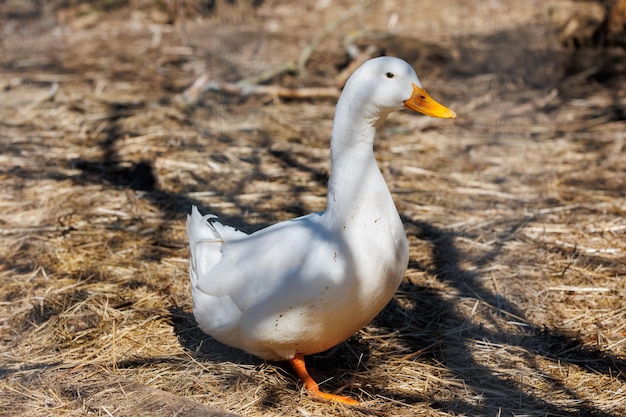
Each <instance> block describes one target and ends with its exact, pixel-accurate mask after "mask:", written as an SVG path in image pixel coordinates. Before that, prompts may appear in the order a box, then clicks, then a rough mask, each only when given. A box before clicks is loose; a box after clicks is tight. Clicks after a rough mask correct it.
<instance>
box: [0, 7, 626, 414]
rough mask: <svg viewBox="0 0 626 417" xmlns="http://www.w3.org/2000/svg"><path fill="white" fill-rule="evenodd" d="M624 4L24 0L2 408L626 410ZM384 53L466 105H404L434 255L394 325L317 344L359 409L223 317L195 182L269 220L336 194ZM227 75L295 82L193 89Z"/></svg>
mask: <svg viewBox="0 0 626 417" xmlns="http://www.w3.org/2000/svg"><path fill="white" fill-rule="evenodd" d="M614 3H615V4H618V3H620V2H614ZM609 6H610V5H608V3H607V5H602V4H596V3H593V2H574V1H571V2H570V1H530V2H519V4H515V5H513V4H511V2H504V1H503V2H499V1H492V2H488V3H485V2H478V3H476V2H465V1H460V0H445V1H437V2H429V1H424V2H420V3H419V4H418V3H416V2H407V1H382V0H380V1H362V2H360V3H357V4H354V3H353V2H347V1H346V2H342V1H340V2H326V1H306V2H301V3H298V5H292V4H286V3H284V2H282V3H281V2H274V1H264V2H243V1H242V2H232V3H231V2H221V1H218V2H202V1H197V2H192V1H184V2H183V1H178V2H162V3H158V4H154V3H153V2H143V1H106V2H105V1H97V2H78V1H73V2H72V1H67V2H62V1H53V2H38V1H6V2H4V3H2V4H1V5H0V16H1V18H2V29H3V31H2V34H1V38H0V42H1V44H0V48H1V53H0V68H1V70H0V150H1V153H0V193H1V195H2V196H3V197H2V199H0V207H1V210H0V239H1V240H0V242H1V245H0V257H1V258H2V260H3V261H2V265H1V266H0V282H1V286H0V337H1V338H2V345H1V346H0V355H1V358H2V359H1V361H0V378H1V379H0V392H1V395H0V410H1V411H0V413H6V414H7V415H9V414H11V415H15V414H20V413H21V414H24V415H41V416H46V415H51V416H52V415H68V416H69V415H102V416H110V415H115V416H121V415H148V414H150V413H152V414H151V415H153V414H154V413H155V412H160V413H162V414H167V415H169V414H176V413H178V414H176V415H192V414H193V415H227V414H225V413H226V412H229V413H233V414H239V415H249V416H260V415H263V416H272V415H305V416H306V415H350V416H359V415H381V416H386V415H390V416H391V415H406V416H409V415H411V416H412V415H429V416H453V415H494V416H495V415H503V416H504V415H554V416H579V415H590V416H619V415H623V414H624V413H626V400H624V398H625V396H624V392H625V390H626V381H625V377H624V371H626V351H625V349H626V325H625V324H624V323H626V301H624V300H626V284H625V278H626V243H625V242H626V239H625V238H626V220H625V214H626V183H625V182H626V180H625V178H626V162H625V161H626V159H625V152H626V151H625V145H624V132H626V116H625V113H624V109H625V108H626V101H625V100H624V97H626V69H625V68H624V65H625V64H624V63H625V62H626V56H625V55H626V54H625V53H624V50H623V49H622V48H621V47H620V44H619V42H618V41H619V39H621V38H620V37H619V32H615V33H618V34H617V35H615V33H614V32H611V34H612V35H611V36H612V38H611V41H610V42H609V41H608V38H602V37H601V36H598V33H599V32H598V30H602V28H603V27H605V26H603V25H606V24H607V23H606V21H607V20H606V19H609V17H610V19H617V18H615V17H614V15H615V14H618V12H615V11H614V9H615V8H617V6H615V7H614V8H611V7H609ZM618 10H619V9H618ZM607 16H609V17H607ZM613 21H614V20H611V22H613ZM572 22H574V23H572ZM616 25H617V24H613V23H611V28H614V27H617V26H616ZM574 26H575V30H573V29H572V27H574ZM576 28H577V29H576ZM602 39H605V40H606V42H601V40H602ZM615 39H617V41H616V40H615ZM381 53H386V54H389V55H396V56H400V57H403V58H405V59H407V60H408V61H410V62H411V63H412V64H413V65H414V67H415V68H416V70H417V72H418V74H419V75H420V78H421V79H422V81H423V83H424V84H425V86H426V88H427V89H428V90H429V92H430V94H431V95H432V96H433V97H434V98H436V99H437V100H438V101H441V102H442V103H444V104H446V105H448V106H449V107H450V108H452V109H454V110H455V111H456V112H457V114H458V116H459V117H458V119H457V120H455V121H453V122H451V121H441V120H432V119H428V118H425V117H419V116H414V115H410V114H406V113H399V114H394V115H392V116H391V117H390V119H389V120H388V122H387V123H386V125H385V127H384V129H383V130H382V131H381V132H380V140H379V141H378V143H377V144H376V155H377V158H378V160H379V165H380V167H381V170H382V172H383V174H384V175H385V177H386V179H387V181H388V184H389V186H390V189H391V191H392V194H393V195H394V199H395V201H396V204H397V206H398V209H399V211H400V213H401V215H402V218H403V221H404V223H405V227H406V231H407V234H408V236H409V240H410V247H411V257H410V264H409V270H408V272H407V275H406V277H405V280H404V282H403V284H402V286H401V288H400V290H399V291H398V293H397V295H396V297H395V298H394V300H393V301H392V302H391V303H390V305H389V306H388V307H387V308H386V309H385V310H384V311H383V312H382V313H381V314H380V315H379V317H377V318H376V320H375V321H374V322H373V323H372V324H371V325H369V326H368V327H366V328H365V329H363V330H362V331H360V332H359V333H358V334H356V335H355V336H354V337H352V338H351V339H350V340H349V341H347V342H345V343H343V344H341V345H340V346H338V347H336V348H334V349H332V350H331V351H329V352H325V353H322V354H319V355H314V356H313V357H311V358H309V359H308V360H309V362H310V368H311V369H312V370H315V372H317V374H316V375H315V376H316V378H317V379H318V380H320V381H324V379H325V378H329V380H328V381H326V382H324V384H323V385H324V386H325V387H327V389H328V390H330V391H342V392H344V393H349V394H350V395H352V396H353V397H357V398H359V399H360V400H361V401H362V402H363V405H362V406H361V407H355V408H345V407H337V406H333V405H329V404H326V403H321V402H317V401H315V400H313V399H311V398H310V397H308V396H307V394H306V393H303V392H301V391H300V386H299V383H298V382H297V381H296V379H295V378H294V377H293V376H292V375H291V373H290V370H289V368H288V367H282V366H280V364H278V365H276V364H267V363H263V362H262V361H260V360H259V359H256V358H254V357H252V356H250V355H247V354H245V353H242V352H239V351H236V350H233V349H230V348H227V347H225V346H223V345H220V344H219V343H217V342H215V341H213V340H212V339H210V338H209V337H207V336H205V335H203V334H202V333H201V332H200V331H199V330H198V329H197V327H196V325H195V321H194V320H193V316H192V315H191V297H190V290H189V284H188V275H187V262H188V256H189V255H188V249H187V241H186V237H185V231H184V221H185V215H186V213H188V212H189V209H190V206H191V204H197V205H199V206H201V207H202V209H203V211H206V212H209V211H210V212H213V213H216V214H218V215H219V216H220V217H222V218H223V219H224V221H225V222H228V223H229V224H232V225H234V226H237V227H239V228H241V229H243V230H245V231H252V230H256V229H259V228H261V227H264V226H266V225H269V224H272V223H274V222H276V221H279V220H284V219H288V218H292V217H294V216H297V215H301V214H306V213H309V212H312V211H320V210H323V209H324V207H325V193H326V179H327V177H328V173H329V152H328V137H329V132H330V128H331V120H332V115H333V111H334V105H335V100H336V99H335V98H334V96H333V94H332V91H339V90H338V88H339V87H338V86H340V85H341V80H342V79H344V77H345V74H346V71H348V72H349V71H350V69H351V67H350V66H351V64H352V63H353V62H354V61H355V60H358V59H359V57H362V56H364V55H368V54H369V55H378V54H381ZM207 75H208V76H210V77H211V78H212V79H214V80H220V81H223V82H228V83H233V84H235V85H237V86H239V87H241V86H246V85H248V86H249V85H262V86H265V87H271V88H270V89H269V90H265V91H266V93H265V94H250V95H241V94H228V93H225V92H223V91H205V90H207V88H205V87H207V85H208V84H206V83H204V84H202V85H203V86H204V87H203V89H199V90H198V91H197V96H195V99H194V100H193V103H190V102H189V100H188V97H187V99H186V98H185V96H184V93H185V92H186V91H188V89H189V88H190V87H191V86H192V85H194V82H195V81H197V80H198V79H199V78H200V77H202V76H207ZM245 83H248V84H245ZM277 87H281V88H282V87H285V88H289V89H302V88H324V89H326V90H323V91H326V93H325V94H318V93H319V91H321V90H307V91H309V92H310V91H314V92H316V93H315V94H310V95H308V96H306V97H303V98H284V97H282V96H281V94H279V91H278V90H272V88H277ZM333 89H334V90H333ZM268 91H269V92H268ZM271 91H275V92H276V94H272V93H271ZM328 91H330V92H331V93H328ZM155 410H159V411H155ZM222 410H223V411H222Z"/></svg>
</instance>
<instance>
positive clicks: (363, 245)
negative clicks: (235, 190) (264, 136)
mask: <svg viewBox="0 0 626 417" xmlns="http://www.w3.org/2000/svg"><path fill="white" fill-rule="evenodd" d="M412 89H413V91H411V90H412ZM416 89H418V90H419V91H418V90H416ZM416 91H417V93H416ZM422 93H423V94H422ZM426 98H428V99H430V97H429V96H427V94H426V93H425V92H424V91H423V90H422V89H421V83H420V81H419V79H418V78H417V75H416V74H415V71H414V70H413V68H411V66H409V65H408V64H407V63H406V62H405V61H402V60H400V59H398V58H389V57H381V58H374V59H372V60H369V61H367V62H366V63H365V64H363V65H362V66H361V67H360V68H359V69H357V71H356V72H355V73H354V74H353V75H352V76H351V77H350V79H349V80H348V82H347V83H346V86H345V88H344V90H343V92H342V94H341V96H340V98H339V101H338V103H337V109H336V113H335V118H334V121H333V131H332V135H331V174H330V178H329V182H328V201H327V206H326V210H325V211H324V212H322V213H314V214H310V215H307V216H303V217H299V218H296V219H293V220H288V221H283V222H280V223H277V224H275V225H272V226H269V227H267V228H265V229H262V230H259V231H257V232H255V233H252V234H249V235H248V234H245V233H243V232H241V231H237V230H235V229H233V228H232V227H229V226H225V225H222V224H221V223H219V222H218V221H217V220H216V218H215V216H213V215H204V216H203V215H201V214H200V212H199V211H198V210H197V208H196V207H193V209H192V213H191V215H189V216H188V218H187V234H188V237H189V241H190V248H191V262H190V278H191V287H192V296H193V304H194V307H193V312H194V316H195V318H196V320H197V322H198V325H199V327H200V328H201V329H202V330H203V331H204V332H205V333H207V334H209V335H211V336H213V337H214V338H215V339H217V340H218V341H220V342H222V343H224V344H227V345H229V346H233V347H236V348H239V349H242V350H245V351H247V352H249V353H252V354H254V355H256V356H259V357H261V358H264V359H268V360H290V361H294V362H292V363H293V364H294V367H295V368H296V370H298V368H299V366H301V367H302V369H303V370H302V371H300V370H298V374H299V375H300V376H301V378H302V379H303V380H304V381H305V384H306V385H307V388H309V389H310V390H311V391H315V390H316V389H317V385H316V384H315V383H314V382H312V380H310V377H308V374H306V370H305V369H304V363H303V361H302V357H303V355H309V354H313V353H317V352H321V351H324V350H327V349H329V348H331V347H333V346H334V345H336V344H338V343H341V342H342V341H344V340H346V339H347V338H349V337H350V336H351V335H352V334H354V333H355V332H357V331H358V330H359V329H360V328H362V327H363V326H365V325H367V324H368V323H369V322H370V321H371V320H372V319H373V318H374V317H375V316H376V315H377V314H378V313H379V312H380V311H381V310H382V309H383V308H384V307H385V305H386V304H387V303H388V302H389V300H390V299H391V298H392V297H393V294H394V293H395V291H396V290H397V288H398V286H399V284H400V282H401V280H402V277H403V275H404V273H405V271H406V268H407V264H408V258H409V247H408V242H407V238H406V234H405V231H404V227H403V225H402V221H401V219H400V216H399V214H398V212H397V210H396V207H395V205H394V202H393V199H392V196H391V193H390V192H389V189H388V187H387V185H386V183H385V180H384V178H383V176H382V174H381V172H380V170H379V169H378V166H377V163H376V159H375V157H374V152H373V143H374V138H375V135H376V129H377V128H378V127H379V126H380V124H381V123H382V121H383V120H384V119H385V118H386V116H387V115H388V114H389V113H390V112H392V111H395V110H399V109H402V108H403V107H408V108H413V109H415V110H418V111H422V112H424V113H426V114H429V111H430V112H431V113H434V114H430V115H434V116H435V117H454V113H453V112H451V111H450V110H448V109H446V108H445V107H443V106H441V105H439V104H438V103H436V102H433V103H434V104H432V103H426V104H423V103H421V101H420V100H422V99H426ZM431 100H432V99H431ZM416 103H417V104H416ZM429 106H431V107H432V108H434V109H435V110H432V108H431V107H429ZM433 106H434V107H433ZM437 106H439V107H437ZM414 107H417V108H414ZM429 109H430V110H429ZM442 109H444V110H446V111H447V112H449V113H445V112H443V110H442ZM444 113H445V115H443V114H444ZM296 360H298V361H300V362H295V361H296ZM300 363H301V365H300ZM307 378H309V380H307ZM313 385H315V387H313ZM313 388H315V389H313ZM325 395H327V396H330V398H329V399H334V400H338V401H342V402H343V400H342V398H345V397H339V399H337V398H335V397H337V396H333V395H332V394H325Z"/></svg>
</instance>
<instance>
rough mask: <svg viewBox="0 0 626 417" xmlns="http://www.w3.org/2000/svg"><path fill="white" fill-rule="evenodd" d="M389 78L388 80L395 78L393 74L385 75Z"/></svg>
mask: <svg viewBox="0 0 626 417" xmlns="http://www.w3.org/2000/svg"><path fill="white" fill-rule="evenodd" d="M385 75H386V76H387V78H393V77H394V75H393V72H388V73H387V74H385Z"/></svg>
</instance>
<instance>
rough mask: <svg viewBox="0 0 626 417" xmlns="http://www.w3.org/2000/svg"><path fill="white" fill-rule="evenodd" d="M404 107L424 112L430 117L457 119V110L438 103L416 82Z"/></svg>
mask: <svg viewBox="0 0 626 417" xmlns="http://www.w3.org/2000/svg"><path fill="white" fill-rule="evenodd" d="M404 107H407V108H409V109H411V110H415V111H418V112H420V113H424V114H425V115H426V116H430V117H439V118H442V119H456V113H455V112H453V111H452V110H450V109H449V108H447V107H445V106H443V105H441V104H439V103H437V102H436V101H435V100H433V98H432V97H431V96H430V95H429V94H428V93H427V92H426V91H425V90H424V89H423V88H419V87H418V86H417V85H415V84H413V93H412V94H411V97H409V99H408V100H404Z"/></svg>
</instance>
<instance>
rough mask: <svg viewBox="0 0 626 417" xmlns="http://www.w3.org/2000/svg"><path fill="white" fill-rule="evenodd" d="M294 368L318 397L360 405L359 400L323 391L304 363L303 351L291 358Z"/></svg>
mask: <svg viewBox="0 0 626 417" xmlns="http://www.w3.org/2000/svg"><path fill="white" fill-rule="evenodd" d="M289 363H291V366H293V369H295V370H296V373H297V374H298V376H299V377H300V379H301V380H302V382H304V387H305V388H306V389H307V391H309V393H310V394H311V395H312V396H314V397H317V398H322V399H324V400H328V401H336V402H339V403H342V404H348V405H359V402H358V401H356V400H353V399H352V398H350V397H344V396H343V395H335V394H327V393H325V392H321V391H320V388H319V386H318V385H317V382H315V381H314V380H313V378H311V375H309V373H308V372H307V370H306V365H305V364H304V356H303V355H302V354H301V353H297V354H296V356H294V358H293V359H290V360H289Z"/></svg>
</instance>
